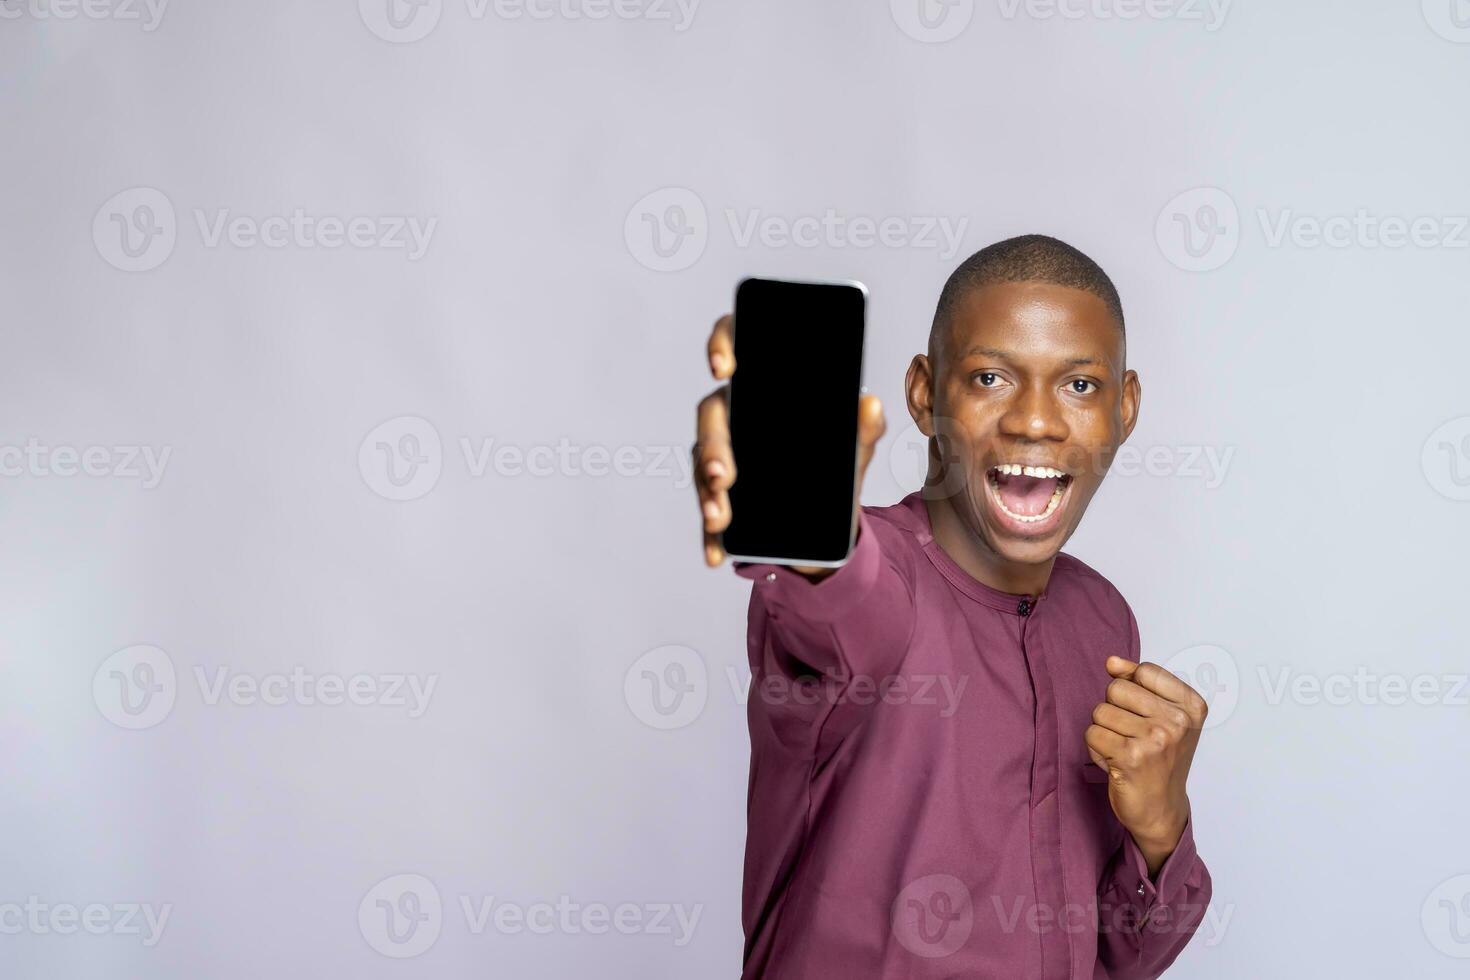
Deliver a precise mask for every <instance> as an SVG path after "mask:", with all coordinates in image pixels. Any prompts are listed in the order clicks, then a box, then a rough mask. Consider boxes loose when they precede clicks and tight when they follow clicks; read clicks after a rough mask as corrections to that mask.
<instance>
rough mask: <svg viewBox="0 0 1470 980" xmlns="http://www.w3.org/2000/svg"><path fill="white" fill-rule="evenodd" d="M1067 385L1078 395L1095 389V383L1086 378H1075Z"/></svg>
mask: <svg viewBox="0 0 1470 980" xmlns="http://www.w3.org/2000/svg"><path fill="white" fill-rule="evenodd" d="M1069 387H1070V388H1071V389H1072V390H1073V391H1074V392H1076V393H1077V394H1079V395H1086V394H1088V393H1089V392H1093V391H1096V390H1097V385H1096V384H1095V383H1094V382H1091V381H1088V380H1087V379H1086V378H1077V379H1075V380H1074V381H1072V382H1070V383H1069Z"/></svg>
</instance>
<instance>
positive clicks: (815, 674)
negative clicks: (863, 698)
mask: <svg viewBox="0 0 1470 980" xmlns="http://www.w3.org/2000/svg"><path fill="white" fill-rule="evenodd" d="M896 537H897V534H896V532H894V531H893V529H892V528H890V527H888V526H886V525H882V524H881V522H877V521H873V520H871V519H870V518H869V517H868V516H867V514H866V513H862V514H861V515H860V517H859V519H858V540H857V544H856V546H855V547H854V549H853V552H852V555H851V556H850V557H849V558H848V560H847V562H846V563H845V564H844V565H842V566H841V567H840V568H838V569H837V571H835V572H833V573H832V574H831V575H828V576H826V577H825V578H823V579H821V580H819V581H816V582H813V581H812V580H810V579H808V578H807V577H806V576H804V575H802V574H801V573H800V572H796V571H793V570H792V569H790V568H788V567H786V566H784V565H769V564H759V563H737V564H736V567H735V570H736V573H737V574H739V575H741V576H743V577H745V578H748V579H751V580H752V582H753V583H754V585H753V586H752V588H751V596H750V609H749V623H748V629H747V644H748V647H749V654H750V666H751V682H752V691H751V698H752V699H754V698H756V697H758V696H761V694H762V692H763V691H765V692H769V691H770V690H772V689H774V688H779V687H780V686H781V685H783V684H784V685H791V684H808V685H815V686H817V687H820V688H821V689H822V691H825V692H827V693H828V694H829V695H830V694H833V693H834V692H835V693H838V694H840V692H841V691H843V690H845V689H847V688H849V687H851V686H853V685H864V686H866V687H870V688H881V685H882V684H883V683H884V682H885V680H886V679H888V678H889V677H890V676H891V673H892V671H893V670H894V669H895V668H896V667H897V666H898V664H899V663H900V662H901V661H902V659H903V655H904V653H905V652H906V651H907V649H908V641H909V637H910V636H911V635H912V632H913V624H914V594H913V576H912V574H911V570H906V569H905V568H904V566H903V563H902V561H901V560H900V551H901V546H900V543H899V542H898V541H897V540H896ZM790 694H791V696H789V697H786V698H784V699H783V701H782V704H783V705H784V706H785V707H786V708H787V709H788V710H789V711H790V712H796V713H804V714H808V715H810V716H812V717H816V716H817V715H819V714H820V709H821V708H822V707H823V706H824V705H829V704H830V702H831V697H830V696H829V697H822V696H821V692H820V691H817V692H812V694H811V696H802V695H801V693H800V692H799V691H798V692H790ZM767 700H770V699H769V698H767ZM803 702H811V703H803ZM804 709H811V710H809V711H807V710H804Z"/></svg>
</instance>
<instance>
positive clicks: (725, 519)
mask: <svg viewBox="0 0 1470 980" xmlns="http://www.w3.org/2000/svg"><path fill="white" fill-rule="evenodd" d="M732 324H733V319H732V317H731V316H730V315H729V314H726V315H725V316H722V317H720V319H719V320H718V321H716V323H715V326H714V329H713V330H712V331H711V332H710V337H709V344H708V350H707V359H708V362H709V370H710V374H711V375H712V376H713V377H714V378H715V380H717V381H721V382H728V381H729V379H730V378H731V377H732V376H733V375H734V373H735V370H736V363H735V344H734V337H733V331H732V329H731V328H732ZM773 397H781V398H784V399H788V400H789V403H790V404H791V405H792V406H793V408H792V411H793V412H796V413H798V414H796V415H794V416H793V418H792V422H793V423H794V424H795V425H796V426H797V427H798V431H797V432H796V433H794V435H795V436H796V437H797V438H802V437H804V436H806V433H805V432H804V431H802V430H801V416H800V414H799V413H800V408H799V406H800V405H801V402H802V400H803V399H802V392H799V391H792V392H777V393H773ZM857 413H858V419H857V473H856V483H855V485H854V488H853V506H856V500H857V496H858V491H859V490H860V489H861V487H862V479H863V474H864V473H866V472H867V468H868V464H869V463H870V462H871V461H872V459H873V451H874V448H875V447H876V446H877V443H878V440H879V439H880V438H881V437H882V435H883V431H884V428H885V425H884V420H883V406H882V403H881V402H879V400H878V399H877V397H875V396H873V395H862V396H861V397H860V398H859V399H858V403H857ZM737 476H738V472H737V469H736V465H735V454H734V450H733V448H732V444H731V438H730V385H729V384H728V383H726V384H721V385H720V387H718V388H716V389H715V390H714V391H712V392H710V393H709V394H708V395H706V396H705V397H704V398H703V399H702V400H701V401H700V402H699V407H698V411H697V420H696V434H695V444H694V487H695V491H696V493H697V494H698V498H699V508H700V516H701V521H702V524H703V532H704V534H703V536H704V560H705V564H707V565H709V566H711V567H714V566H716V565H719V564H720V563H721V562H723V561H724V560H725V548H724V545H723V543H722V540H721V535H722V534H723V532H724V531H725V529H726V528H728V527H729V526H730V521H731V518H732V516H733V514H732V510H731V502H730V488H731V487H732V486H733V485H734V483H735V480H736V478H737ZM793 490H794V491H797V492H799V491H800V487H799V486H794V487H793ZM792 568H793V569H795V570H796V571H798V572H800V573H801V574H803V575H806V576H807V577H809V578H812V579H820V578H823V577H825V576H826V575H829V574H831V573H832V572H833V571H835V570H836V569H835V568H834V567H828V566H809V565H792Z"/></svg>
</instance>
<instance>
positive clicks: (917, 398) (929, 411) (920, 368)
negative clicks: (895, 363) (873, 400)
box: [903, 354, 934, 437]
mask: <svg viewBox="0 0 1470 980" xmlns="http://www.w3.org/2000/svg"><path fill="white" fill-rule="evenodd" d="M903 388H904V398H905V400H906V401H907V402H908V404H909V415H910V416H912V417H913V420H914V424H915V425H917V426H918V427H919V431H920V432H922V433H924V435H926V436H931V437H932V436H933V435H934V375H933V373H931V370H930V363H929V358H928V357H927V356H925V355H924V354H915V355H914V359H913V360H912V361H910V362H909V373H908V374H907V375H906V376H905V377H904V379H903Z"/></svg>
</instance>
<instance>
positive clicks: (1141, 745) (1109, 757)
mask: <svg viewBox="0 0 1470 980" xmlns="http://www.w3.org/2000/svg"><path fill="white" fill-rule="evenodd" d="M1107 671H1108V673H1109V674H1111V675H1112V677H1113V679H1112V681H1111V682H1110V683H1109V684H1108V696H1107V700H1106V701H1104V702H1103V703H1101V704H1099V705H1098V706H1097V707H1096V708H1094V709H1092V724H1091V725H1090V726H1089V727H1088V729H1087V732H1086V735H1085V738H1086V741H1087V752H1088V754H1089V755H1090V756H1091V757H1092V761H1093V762H1095V763H1097V764H1098V765H1099V766H1102V767H1103V769H1105V770H1107V773H1108V800H1109V801H1110V802H1111V803H1112V805H1113V812H1114V813H1115V814H1117V816H1118V822H1119V823H1121V824H1122V825H1123V826H1124V828H1125V829H1126V830H1127V831H1128V833H1130V834H1131V835H1133V840H1134V842H1135V843H1137V844H1138V848H1139V850H1140V851H1142V852H1143V856H1144V859H1145V860H1146V861H1147V862H1148V873H1149V875H1150V876H1152V875H1154V874H1157V873H1158V870H1159V868H1161V867H1162V866H1163V864H1164V862H1165V861H1166V860H1168V858H1169V855H1170V854H1172V853H1174V848H1175V846H1176V845H1178V843H1179V838H1180V837H1181V836H1182V835H1183V833H1184V826H1185V824H1186V823H1188V822H1189V795H1188V793H1187V792H1186V791H1185V783H1186V782H1187V780H1188V778H1189V765H1190V763H1191V762H1192V761H1193V759H1194V749H1195V746H1196V745H1198V744H1199V735H1200V730H1201V728H1202V727H1203V725H1204V722H1205V714H1206V712H1207V711H1208V710H1209V709H1208V706H1207V705H1206V704H1205V699H1204V698H1202V697H1200V695H1199V692H1197V691H1196V690H1195V689H1194V688H1192V687H1190V686H1189V685H1188V684H1186V683H1184V682H1183V681H1181V680H1180V679H1179V678H1177V677H1175V676H1174V675H1173V674H1171V673H1169V672H1168V671H1167V670H1165V669H1164V668H1162V667H1160V666H1159V665H1158V664H1148V663H1145V664H1135V663H1134V662H1133V661H1131V660H1126V659H1124V658H1123V657H1109V658H1108V662H1107Z"/></svg>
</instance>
